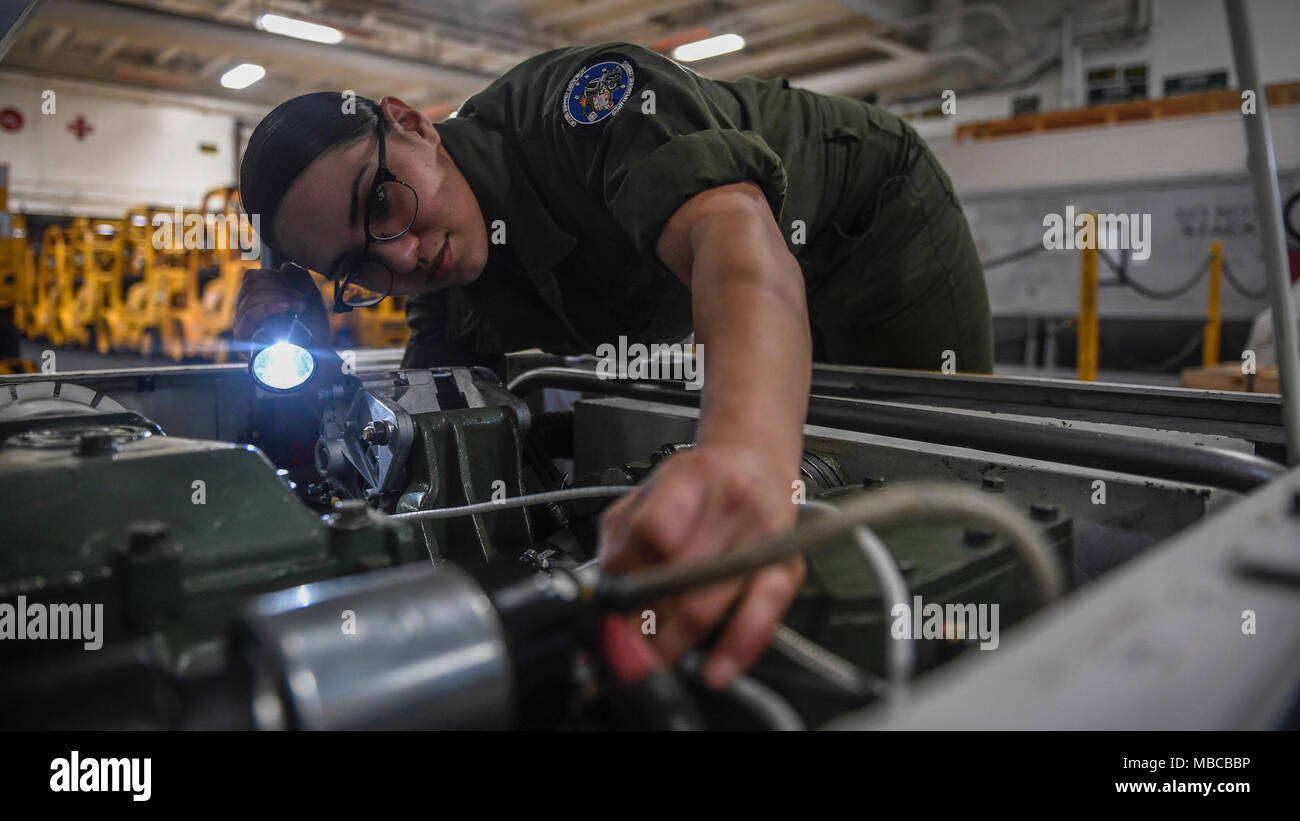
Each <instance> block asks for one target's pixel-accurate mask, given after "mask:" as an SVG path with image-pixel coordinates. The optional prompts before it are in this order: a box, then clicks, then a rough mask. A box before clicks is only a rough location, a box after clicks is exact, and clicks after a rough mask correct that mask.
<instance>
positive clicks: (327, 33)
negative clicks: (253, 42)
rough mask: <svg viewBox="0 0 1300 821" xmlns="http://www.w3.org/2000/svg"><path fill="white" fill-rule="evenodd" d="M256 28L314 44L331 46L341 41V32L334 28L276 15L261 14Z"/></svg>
mask: <svg viewBox="0 0 1300 821" xmlns="http://www.w3.org/2000/svg"><path fill="white" fill-rule="evenodd" d="M257 26H258V28H260V29H262V30H263V31H269V32H271V33H272V34H283V35H284V36H285V37H297V38H298V39H299V40H311V41H312V42H314V43H327V44H329V45H333V44H335V43H338V42H340V41H342V40H343V32H341V31H339V30H338V29H336V28H331V27H329V26H322V25H319V24H317V23H308V22H307V21H306V20H295V19H294V18H292V17H281V16H280V15H278V14H263V15H262V16H261V17H259V18H258V19H257Z"/></svg>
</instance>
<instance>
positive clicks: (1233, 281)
mask: <svg viewBox="0 0 1300 821" xmlns="http://www.w3.org/2000/svg"><path fill="white" fill-rule="evenodd" d="M1223 275H1224V276H1225V277H1227V278H1228V284H1229V285H1231V286H1232V288H1233V290H1235V291H1236V292H1237V293H1239V294H1241V295H1242V296H1244V297H1246V298H1247V299H1263V298H1264V297H1266V296H1268V286H1267V285H1265V286H1264V287H1263V288H1261V289H1260V290H1258V291H1252V290H1250V289H1249V288H1247V287H1246V286H1245V285H1242V284H1241V282H1240V280H1238V279H1237V277H1236V275H1235V274H1233V273H1232V269H1231V268H1229V267H1228V261H1227V260H1226V259H1225V260H1224V261H1223Z"/></svg>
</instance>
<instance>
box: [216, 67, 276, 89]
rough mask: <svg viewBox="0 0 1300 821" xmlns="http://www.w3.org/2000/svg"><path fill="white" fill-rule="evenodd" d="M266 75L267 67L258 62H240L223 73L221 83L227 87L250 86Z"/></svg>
mask: <svg viewBox="0 0 1300 821" xmlns="http://www.w3.org/2000/svg"><path fill="white" fill-rule="evenodd" d="M265 76H266V69H264V68H262V67H261V66H259V65H258V64H257V63H240V64H239V65H237V66H235V67H234V68H232V69H231V70H230V71H227V72H226V73H225V74H222V75H221V84H222V85H223V86H225V87H226V88H234V89H240V88H248V87H249V86H251V85H252V84H253V83H256V82H257V81H258V80H260V79H262V78H263V77H265Z"/></svg>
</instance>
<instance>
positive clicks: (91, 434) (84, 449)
mask: <svg viewBox="0 0 1300 821" xmlns="http://www.w3.org/2000/svg"><path fill="white" fill-rule="evenodd" d="M116 452H117V440H116V439H114V438H113V434H111V433H109V432H108V431H103V430H91V431H86V432H85V433H83V434H81V435H80V436H78V437H77V454H78V455H79V456H102V455H103V454H105V453H116Z"/></svg>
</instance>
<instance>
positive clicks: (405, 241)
mask: <svg viewBox="0 0 1300 821" xmlns="http://www.w3.org/2000/svg"><path fill="white" fill-rule="evenodd" d="M370 253H371V255H372V256H374V257H375V258H376V259H378V260H379V261H380V262H382V263H384V265H386V266H388V269H389V270H390V271H392V272H393V273H395V274H405V273H407V272H409V271H410V270H411V269H413V268H415V267H416V265H417V264H418V263H419V261H420V238H419V237H417V236H416V235H415V234H413V233H408V234H406V235H405V236H400V237H398V238H397V239H390V240H384V241H382V242H372V243H371V244H370Z"/></svg>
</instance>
